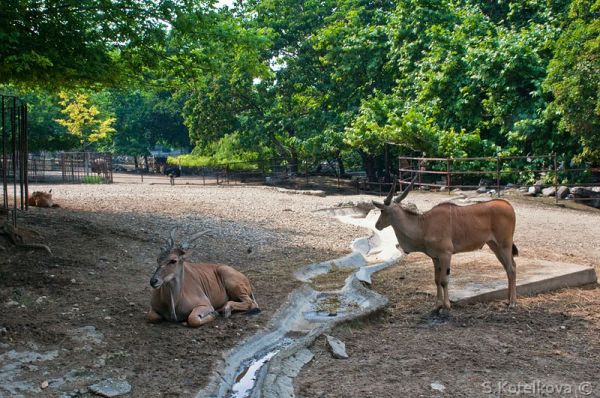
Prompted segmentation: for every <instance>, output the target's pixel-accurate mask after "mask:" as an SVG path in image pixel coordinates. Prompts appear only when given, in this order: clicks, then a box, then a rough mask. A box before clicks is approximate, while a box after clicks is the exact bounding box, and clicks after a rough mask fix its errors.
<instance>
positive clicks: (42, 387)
mask: <svg viewBox="0 0 600 398" xmlns="http://www.w3.org/2000/svg"><path fill="white" fill-rule="evenodd" d="M40 388H41V389H42V390H45V389H46V388H48V380H44V381H42V383H41V384H40Z"/></svg>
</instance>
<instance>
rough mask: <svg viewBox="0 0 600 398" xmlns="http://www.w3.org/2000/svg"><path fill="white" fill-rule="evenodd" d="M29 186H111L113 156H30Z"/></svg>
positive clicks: (41, 154)
mask: <svg viewBox="0 0 600 398" xmlns="http://www.w3.org/2000/svg"><path fill="white" fill-rule="evenodd" d="M28 165H29V179H30V181H31V182H36V183H37V182H60V183H105V184H108V183H112V182H113V166H112V156H111V155H110V154H106V153H96V152H58V153H46V152H42V153H36V154H30V155H29V160H28Z"/></svg>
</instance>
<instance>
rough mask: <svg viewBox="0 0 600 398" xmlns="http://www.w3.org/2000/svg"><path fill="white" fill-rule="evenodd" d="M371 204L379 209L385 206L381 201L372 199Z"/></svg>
mask: <svg viewBox="0 0 600 398" xmlns="http://www.w3.org/2000/svg"><path fill="white" fill-rule="evenodd" d="M373 206H375V207H377V208H378V209H380V210H383V209H385V208H386V207H387V206H386V205H384V204H383V203H381V202H375V201H373Z"/></svg>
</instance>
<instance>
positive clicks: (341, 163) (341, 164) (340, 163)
mask: <svg viewBox="0 0 600 398" xmlns="http://www.w3.org/2000/svg"><path fill="white" fill-rule="evenodd" d="M335 160H337V164H338V167H339V169H340V176H341V177H343V176H345V175H346V168H345V167H344V161H343V160H342V157H341V156H340V154H339V153H338V154H337V156H336V158H335Z"/></svg>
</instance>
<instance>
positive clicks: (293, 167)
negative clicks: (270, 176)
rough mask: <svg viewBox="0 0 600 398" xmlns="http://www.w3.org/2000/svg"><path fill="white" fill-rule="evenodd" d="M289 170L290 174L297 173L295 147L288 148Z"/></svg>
mask: <svg viewBox="0 0 600 398" xmlns="http://www.w3.org/2000/svg"><path fill="white" fill-rule="evenodd" d="M290 156H291V160H290V172H291V173H292V174H298V152H297V151H296V149H295V148H290Z"/></svg>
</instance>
